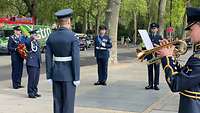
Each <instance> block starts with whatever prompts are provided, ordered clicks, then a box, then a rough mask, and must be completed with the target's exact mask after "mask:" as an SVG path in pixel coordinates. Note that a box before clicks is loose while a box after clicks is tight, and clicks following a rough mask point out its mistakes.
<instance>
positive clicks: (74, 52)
mask: <svg viewBox="0 0 200 113" xmlns="http://www.w3.org/2000/svg"><path fill="white" fill-rule="evenodd" d="M72 12H73V10H72V9H63V10H60V11H58V12H56V13H55V16H57V19H58V24H59V25H58V26H59V28H58V29H57V30H56V31H54V32H53V33H52V34H50V36H49V38H48V40H47V42H46V74H47V79H48V81H49V82H50V81H53V101H54V113H74V101H75V92H76V87H78V85H79V84H80V44H79V40H78V38H77V37H76V36H75V33H74V32H72V31H71V29H72V26H71V24H72V22H71V17H72Z"/></svg>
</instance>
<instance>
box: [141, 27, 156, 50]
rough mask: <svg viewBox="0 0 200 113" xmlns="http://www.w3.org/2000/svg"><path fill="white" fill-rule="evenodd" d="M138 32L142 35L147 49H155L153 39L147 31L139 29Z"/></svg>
mask: <svg viewBox="0 0 200 113" xmlns="http://www.w3.org/2000/svg"><path fill="white" fill-rule="evenodd" d="M138 32H139V33H140V36H141V37H142V41H143V43H144V45H145V47H146V49H147V50H149V49H153V48H154V47H153V44H152V42H151V39H150V37H149V34H148V32H147V30H144V29H139V30H138Z"/></svg>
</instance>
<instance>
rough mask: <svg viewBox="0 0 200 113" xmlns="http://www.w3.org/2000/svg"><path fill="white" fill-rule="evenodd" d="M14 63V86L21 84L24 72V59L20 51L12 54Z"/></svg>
mask: <svg viewBox="0 0 200 113" xmlns="http://www.w3.org/2000/svg"><path fill="white" fill-rule="evenodd" d="M11 62H12V63H11V65H12V85H13V88H17V87H18V86H21V78H22V73H23V64H24V59H22V58H21V57H20V56H19V54H18V53H16V52H15V53H12V54H11Z"/></svg>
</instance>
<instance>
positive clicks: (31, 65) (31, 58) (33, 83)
mask: <svg viewBox="0 0 200 113" xmlns="http://www.w3.org/2000/svg"><path fill="white" fill-rule="evenodd" d="M29 33H30V34H31V36H30V38H29V39H27V41H26V47H27V50H28V56H27V59H26V67H27V73H28V87H27V93H28V97H29V98H36V97H40V96H41V95H40V94H38V87H37V86H38V82H39V77H40V63H41V53H40V45H39V42H38V41H37V38H38V37H37V33H36V30H33V31H30V32H29Z"/></svg>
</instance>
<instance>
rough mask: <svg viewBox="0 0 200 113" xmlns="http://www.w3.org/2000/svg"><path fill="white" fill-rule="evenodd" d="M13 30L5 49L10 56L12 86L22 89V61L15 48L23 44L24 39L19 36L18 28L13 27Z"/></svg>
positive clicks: (19, 30)
mask: <svg viewBox="0 0 200 113" xmlns="http://www.w3.org/2000/svg"><path fill="white" fill-rule="evenodd" d="M13 29H14V35H12V36H10V37H9V40H8V47H7V48H8V51H9V52H10V54H11V65H12V86H13V88H14V89H19V88H23V87H24V86H22V85H21V78H22V73H23V63H24V59H23V58H22V57H20V54H19V52H18V51H17V47H18V45H19V44H20V43H24V40H25V37H24V36H23V35H22V34H21V29H20V26H15V27H14V28H13Z"/></svg>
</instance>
